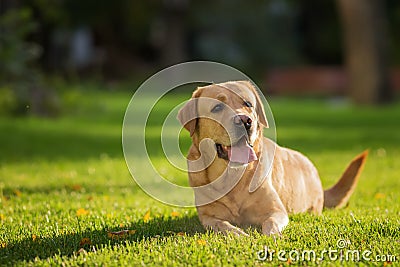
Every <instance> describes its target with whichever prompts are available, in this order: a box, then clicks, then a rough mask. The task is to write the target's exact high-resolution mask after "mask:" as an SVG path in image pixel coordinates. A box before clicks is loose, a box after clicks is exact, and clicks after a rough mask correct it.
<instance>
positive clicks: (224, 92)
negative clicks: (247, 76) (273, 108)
mask: <svg viewBox="0 0 400 267" xmlns="http://www.w3.org/2000/svg"><path fill="white" fill-rule="evenodd" d="M178 119H179V121H180V122H181V124H182V125H183V126H184V127H185V128H186V129H187V130H188V131H189V132H190V135H191V136H192V138H193V142H194V143H195V142H200V141H201V140H202V139H204V138H209V139H211V140H213V141H214V143H215V145H214V146H215V149H216V151H217V155H218V157H219V158H222V159H225V160H227V161H231V162H235V163H240V164H247V163H249V162H251V161H254V160H256V159H257V155H256V152H255V150H254V148H253V145H254V143H255V142H256V140H257V139H258V138H259V137H260V135H262V127H268V122H267V119H266V116H265V113H264V107H263V105H262V102H261V100H260V97H259V96H258V94H257V90H256V89H255V87H254V86H253V85H252V84H251V83H250V82H248V81H236V82H225V83H220V84H211V85H208V86H205V87H199V88H197V90H196V91H195V92H194V93H193V95H192V99H191V100H190V101H188V102H187V103H186V105H185V106H184V107H183V108H182V109H181V110H180V111H179V113H178ZM195 145H196V144H195Z"/></svg>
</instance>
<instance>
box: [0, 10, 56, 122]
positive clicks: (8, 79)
mask: <svg viewBox="0 0 400 267" xmlns="http://www.w3.org/2000/svg"><path fill="white" fill-rule="evenodd" d="M37 26H38V24H37V23H36V22H35V21H34V19H33V16H32V12H31V10H30V9H29V8H18V9H10V10H8V11H7V12H6V13H5V14H3V15H2V16H1V17H0V32H1V34H0V92H1V93H0V114H13V115H22V114H28V113H29V112H30V111H32V112H33V113H35V114H40V115H54V114H55V113H56V112H57V110H58V107H57V103H56V101H55V97H54V96H53V95H51V94H50V92H47V91H46V89H45V86H44V85H43V81H42V74H41V71H40V70H39V68H37V67H36V65H35V64H37V60H38V59H39V57H40V55H41V52H42V51H41V50H42V49H41V47H40V45H39V44H37V43H35V42H31V41H28V40H29V36H30V35H32V34H33V33H34V32H35V31H36V29H37Z"/></svg>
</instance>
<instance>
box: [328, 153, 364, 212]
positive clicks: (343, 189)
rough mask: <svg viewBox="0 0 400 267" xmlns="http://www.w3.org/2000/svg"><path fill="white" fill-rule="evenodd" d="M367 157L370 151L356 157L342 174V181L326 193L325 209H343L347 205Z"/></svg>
mask: <svg viewBox="0 0 400 267" xmlns="http://www.w3.org/2000/svg"><path fill="white" fill-rule="evenodd" d="M367 156H368V150H366V151H364V152H363V153H361V154H360V155H358V156H357V157H355V158H354V159H353V160H352V161H351V163H350V164H349V166H348V167H347V169H346V170H345V171H344V173H343V174H342V177H341V178H340V180H339V181H338V182H337V183H336V184H335V185H334V186H332V187H331V188H329V189H327V190H325V191H324V207H325V208H342V207H343V206H344V205H346V203H347V201H348V200H349V198H350V196H351V194H352V193H353V191H354V189H355V188H356V185H357V181H358V178H359V177H360V174H361V172H362V170H363V168H364V164H365V161H366V159H367Z"/></svg>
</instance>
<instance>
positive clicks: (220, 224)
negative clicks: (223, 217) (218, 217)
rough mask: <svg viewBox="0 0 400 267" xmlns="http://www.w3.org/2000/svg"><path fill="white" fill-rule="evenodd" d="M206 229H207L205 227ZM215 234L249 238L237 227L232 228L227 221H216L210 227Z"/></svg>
mask: <svg viewBox="0 0 400 267" xmlns="http://www.w3.org/2000/svg"><path fill="white" fill-rule="evenodd" d="M207 228H208V227H207ZM210 228H211V229H212V230H214V231H215V232H219V233H222V234H224V235H229V234H232V235H234V236H249V235H248V234H246V233H245V232H244V231H243V230H242V229H240V228H239V227H236V226H233V225H232V224H230V223H229V222H227V221H217V222H216V223H215V224H213V225H212V226H211V227H210Z"/></svg>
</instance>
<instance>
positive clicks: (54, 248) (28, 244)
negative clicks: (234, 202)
mask: <svg viewBox="0 0 400 267" xmlns="http://www.w3.org/2000/svg"><path fill="white" fill-rule="evenodd" d="M123 229H129V230H135V232H134V233H133V232H132V233H131V234H124V235H121V236H116V235H111V234H109V233H110V232H114V231H121V230H122V229H121V228H117V227H113V228H108V229H107V228H106V226H105V227H102V228H101V229H99V230H82V231H80V232H78V233H73V234H65V235H58V236H54V237H51V238H41V237H37V238H36V239H35V240H33V238H26V239H23V240H21V241H18V242H15V243H10V244H7V246H6V247H4V248H0V262H1V263H2V264H9V265H14V264H17V263H21V262H24V261H25V262H30V261H34V260H35V259H47V258H51V257H53V256H55V255H57V256H60V257H75V256H77V255H78V254H79V253H84V252H79V251H80V250H81V248H83V249H85V251H87V252H91V251H93V248H94V249H95V250H96V251H97V250H100V249H101V248H103V247H105V246H111V247H113V246H116V245H124V244H125V242H126V241H129V242H141V241H145V240H152V239H162V238H165V237H170V238H182V237H181V236H180V234H178V233H185V235H187V236H193V235H195V234H196V233H204V232H205V230H204V229H203V227H202V226H201V224H200V222H199V219H198V217H197V215H192V216H186V217H185V216H182V217H178V218H171V217H166V218H162V217H159V218H154V219H151V220H150V221H148V222H147V223H145V222H143V220H139V221H137V222H134V223H132V224H130V225H127V226H125V227H124V228H123ZM84 239H86V240H90V243H89V242H84ZM81 251H82V250H81Z"/></svg>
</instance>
